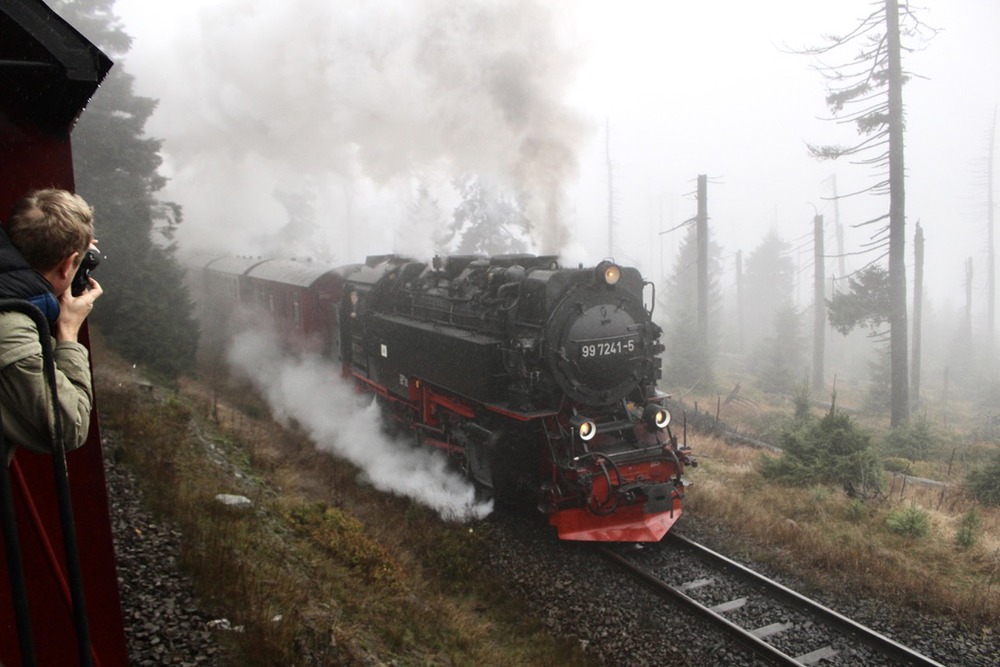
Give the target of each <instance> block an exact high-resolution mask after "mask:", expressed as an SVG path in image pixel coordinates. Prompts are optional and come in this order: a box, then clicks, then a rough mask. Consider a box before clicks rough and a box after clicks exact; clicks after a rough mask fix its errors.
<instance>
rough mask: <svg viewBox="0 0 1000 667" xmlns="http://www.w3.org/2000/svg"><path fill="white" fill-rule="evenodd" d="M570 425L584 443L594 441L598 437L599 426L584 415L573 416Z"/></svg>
mask: <svg viewBox="0 0 1000 667" xmlns="http://www.w3.org/2000/svg"><path fill="white" fill-rule="evenodd" d="M569 423H570V426H572V427H574V428H575V429H576V431H577V433H579V434H580V439H581V440H583V441H584V442H587V441H588V440H593V438H594V436H595V435H597V424H595V423H594V421H593V420H592V419H587V418H586V417H584V416H583V415H573V417H572V418H570V420H569Z"/></svg>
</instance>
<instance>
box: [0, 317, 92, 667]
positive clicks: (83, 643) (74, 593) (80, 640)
mask: <svg viewBox="0 0 1000 667" xmlns="http://www.w3.org/2000/svg"><path fill="white" fill-rule="evenodd" d="M10 311H14V312H19V313H22V314H24V315H27V316H28V317H30V318H31V319H32V321H33V322H34V323H35V326H36V327H37V328H38V338H39V342H40V343H41V345H42V371H43V373H44V375H45V380H46V382H47V383H48V385H49V388H50V390H51V391H52V407H53V414H54V420H53V421H52V422H50V423H49V439H50V441H51V443H52V469H53V473H54V475H55V487H56V500H57V502H58V506H59V521H60V524H61V525H62V533H63V544H64V547H65V552H66V571H67V577H68V579H69V589H70V598H71V599H72V602H73V625H74V627H75V629H76V643H77V651H78V652H79V656H80V664H81V665H85V666H91V665H93V664H94V661H93V654H92V653H91V645H90V629H89V627H88V622H87V609H86V604H85V603H84V598H83V576H82V574H81V568H80V551H79V546H78V542H77V538H76V524H75V523H74V521H73V502H72V498H71V497H70V490H69V474H68V472H67V469H66V447H65V444H64V443H63V440H62V434H63V427H62V411H61V410H60V406H59V394H58V390H57V387H56V365H55V355H54V354H53V351H52V338H51V336H50V334H49V323H48V321H47V320H46V319H45V316H44V315H43V314H42V312H41V311H40V310H39V309H38V308H37V307H36V306H35V305H34V304H31V303H29V302H27V301H24V300H22V299H0V312H10ZM6 449H7V448H6V444H5V443H3V429H2V424H0V452H2V455H3V457H4V458H3V461H2V465H0V467H2V468H3V471H2V472H0V477H2V478H3V479H2V481H0V485H3V488H0V494H4V495H3V497H0V503H2V504H3V505H4V507H3V512H4V515H5V516H4V525H3V528H4V546H5V549H7V551H8V555H7V567H8V570H9V571H10V576H11V593H12V595H13V596H14V598H15V599H14V603H15V613H16V614H17V616H18V620H17V628H18V639H19V641H20V647H21V659H22V662H23V664H25V665H34V664H35V656H34V643H33V641H32V637H31V621H30V617H28V616H27V615H26V614H27V613H28V598H27V593H26V592H25V586H24V571H23V566H22V562H21V554H20V546H19V545H18V543H17V526H16V524H15V522H14V504H13V496H12V494H11V493H10V476H9V474H8V471H7V459H6ZM8 510H9V513H10V526H8V525H7V517H6V514H7V512H8ZM9 536H12V537H13V542H11V540H10V537H9ZM12 548H16V549H17V554H16V555H15V556H14V559H13V561H12V559H11V555H10V551H11V549H12ZM14 561H16V570H17V572H15V567H14V565H13V564H12V563H13V562H14ZM15 577H18V578H19V579H20V582H19V583H17V584H15V582H14V578H15ZM15 587H17V588H18V589H19V590H18V591H17V592H15ZM22 596H23V601H19V599H20V598H21V597H22ZM21 606H23V610H22V609H21V608H20V607H21ZM22 613H23V614H25V615H26V616H25V618H24V620H23V621H22V618H21V615H22ZM22 626H24V628H25V630H26V633H27V639H25V637H24V636H22ZM26 645H27V647H28V649H27V650H26V649H25V646H26ZM29 652H30V655H29ZM28 658H30V660H28Z"/></svg>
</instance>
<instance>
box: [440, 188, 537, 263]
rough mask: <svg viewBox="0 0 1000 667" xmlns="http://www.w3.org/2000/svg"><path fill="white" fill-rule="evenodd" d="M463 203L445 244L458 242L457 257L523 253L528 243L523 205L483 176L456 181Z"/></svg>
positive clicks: (529, 238) (527, 224)
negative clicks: (462, 255)
mask: <svg viewBox="0 0 1000 667" xmlns="http://www.w3.org/2000/svg"><path fill="white" fill-rule="evenodd" d="M455 187H456V189H458V191H459V192H460V193H461V195H462V201H461V203H459V205H458V206H457V207H456V208H455V213H454V219H453V221H452V223H451V226H450V228H449V234H450V236H449V238H448V242H450V241H452V240H454V239H458V247H457V248H456V252H458V253H459V254H484V255H497V254H506V253H522V252H525V251H526V250H527V249H528V243H529V241H530V240H531V236H530V234H531V221H530V220H528V218H527V216H526V215H525V214H524V202H523V201H521V200H520V199H519V198H517V197H513V196H510V195H506V194H504V193H503V192H501V191H500V189H499V188H497V187H496V186H495V185H494V184H492V183H490V182H489V181H488V180H486V179H484V178H483V177H482V176H466V177H462V178H457V179H455Z"/></svg>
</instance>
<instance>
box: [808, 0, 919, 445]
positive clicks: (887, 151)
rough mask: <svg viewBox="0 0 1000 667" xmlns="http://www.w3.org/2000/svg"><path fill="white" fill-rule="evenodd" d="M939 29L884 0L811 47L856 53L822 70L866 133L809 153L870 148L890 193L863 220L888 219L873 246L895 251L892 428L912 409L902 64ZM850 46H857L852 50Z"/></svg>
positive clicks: (830, 155) (894, 0)
mask: <svg viewBox="0 0 1000 667" xmlns="http://www.w3.org/2000/svg"><path fill="white" fill-rule="evenodd" d="M934 32H935V31H934V30H933V29H931V28H929V27H928V26H926V25H924V24H923V23H922V22H921V21H920V20H919V18H918V17H917V15H916V14H915V13H914V10H913V8H911V7H910V5H909V2H908V1H907V0H878V1H877V2H874V3H873V4H872V10H871V12H870V13H869V14H868V16H866V17H864V18H862V19H861V20H859V21H858V22H857V24H856V25H855V27H854V29H853V30H852V31H851V32H849V33H848V34H846V35H843V36H826V40H827V43H826V44H825V45H823V46H821V47H817V48H813V49H808V50H806V51H805V53H807V54H811V55H815V56H817V57H822V56H825V55H827V54H829V53H830V52H832V51H837V52H838V53H843V52H847V53H848V54H850V55H848V56H847V58H846V60H845V61H844V62H841V63H840V64H837V65H827V64H824V63H822V62H821V63H820V64H819V65H817V69H818V70H819V71H820V72H821V73H822V74H823V76H824V77H825V78H826V80H827V97H826V103H827V106H828V107H829V108H830V110H831V111H832V112H833V113H834V115H835V116H840V118H841V120H847V121H849V122H853V123H854V124H855V126H856V127H857V131H858V134H859V135H861V137H862V139H860V140H859V141H858V142H857V143H855V144H853V145H851V146H846V147H845V146H836V145H826V146H810V147H809V149H810V152H811V153H812V155H813V156H814V157H817V158H820V159H837V158H841V157H850V156H862V155H867V156H868V157H866V158H863V159H862V158H858V159H859V162H861V163H862V164H869V165H874V166H875V167H876V169H877V173H878V174H879V176H878V178H879V180H878V181H877V182H876V183H875V184H874V185H872V186H871V187H869V188H866V189H865V190H863V191H864V192H873V193H876V194H886V195H888V197H889V210H888V211H887V212H886V213H884V214H882V215H879V216H877V217H875V218H873V219H871V220H868V221H866V222H863V223H860V224H861V225H873V224H878V223H882V224H884V227H882V228H880V229H879V230H878V231H877V232H876V233H875V234H874V235H873V241H872V243H871V247H872V248H873V249H882V250H884V251H885V253H886V255H888V258H889V262H888V264H889V295H890V306H891V309H890V312H889V349H890V353H889V356H890V364H891V367H892V410H891V413H892V414H891V420H892V425H893V427H896V426H901V425H902V424H903V423H905V422H906V421H907V420H908V419H909V416H910V403H909V377H908V375H909V373H908V364H907V355H908V347H907V346H908V342H907V314H906V309H907V304H906V262H905V248H904V245H905V229H906V205H905V202H906V195H905V167H904V162H903V160H904V150H903V130H904V127H905V118H904V113H903V84H904V83H905V82H906V81H907V79H908V78H909V77H910V74H909V73H908V72H906V71H904V69H903V64H902V56H903V52H904V50H909V49H904V46H903V42H904V41H906V40H907V38H910V39H911V40H913V41H916V40H918V39H920V38H923V37H925V36H927V35H928V34H929V35H933V33H934ZM848 47H849V48H850V49H852V50H851V51H848ZM855 194H857V193H855Z"/></svg>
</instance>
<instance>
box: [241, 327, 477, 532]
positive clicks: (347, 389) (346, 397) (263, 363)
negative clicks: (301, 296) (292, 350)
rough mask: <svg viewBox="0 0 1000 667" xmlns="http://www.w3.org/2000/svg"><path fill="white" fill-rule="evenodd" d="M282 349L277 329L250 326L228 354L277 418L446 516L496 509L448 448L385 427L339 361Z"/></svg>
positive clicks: (380, 484)
mask: <svg viewBox="0 0 1000 667" xmlns="http://www.w3.org/2000/svg"><path fill="white" fill-rule="evenodd" d="M280 349H281V347H280V345H279V343H278V341H277V340H276V339H275V338H274V337H272V336H270V335H268V334H265V333H262V332H259V331H246V332H243V333H240V334H238V335H237V336H236V337H235V338H234V339H233V343H232V346H231V348H230V350H229V362H230V363H231V364H232V366H233V367H234V368H236V369H237V370H239V371H241V372H242V373H244V374H246V375H247V377H249V379H250V380H251V381H252V382H253V383H254V385H255V386H256V387H257V388H258V389H259V390H260V391H261V393H262V394H263V395H264V397H265V398H266V399H267V402H268V404H269V405H270V407H271V410H272V411H273V413H274V416H275V418H276V419H278V420H279V421H283V422H287V421H288V420H290V419H294V420H295V421H297V422H298V423H299V424H301V425H302V426H303V427H304V428H305V429H306V430H307V431H308V432H309V434H310V436H311V437H312V439H313V441H314V442H315V443H316V445H317V447H319V448H320V449H321V450H327V451H331V452H333V453H335V454H337V455H338V456H341V457H343V458H345V459H347V460H348V461H350V462H352V463H354V464H355V465H357V466H358V467H360V468H361V469H362V470H363V471H364V473H363V474H364V478H365V479H367V481H369V482H371V484H372V485H373V486H375V488H377V489H379V490H380V491H387V492H390V493H394V494H397V495H401V496H405V497H408V498H412V499H413V500H415V501H417V502H419V503H421V504H423V505H426V506H427V507H430V508H431V509H433V510H435V511H436V512H438V513H439V514H440V515H441V516H442V517H443V518H445V519H451V520H460V521H468V520H473V519H481V518H483V517H485V516H486V515H488V514H489V513H490V512H491V511H492V510H493V504H492V502H489V503H482V502H476V501H475V492H474V489H473V487H472V486H471V484H470V483H469V482H468V481H467V480H466V479H465V478H464V477H462V476H461V475H460V474H459V473H457V472H456V471H454V470H451V469H449V468H448V463H447V460H446V459H445V457H444V456H442V455H441V454H439V453H438V452H435V451H432V450H427V449H419V448H414V447H413V446H412V445H411V444H410V443H409V442H408V441H404V440H402V439H400V440H395V439H393V438H391V437H389V436H387V435H386V434H385V433H384V432H382V430H381V428H380V420H379V410H378V407H377V405H375V403H374V402H373V401H370V399H368V398H362V397H360V396H359V395H358V394H357V393H356V392H355V391H354V389H353V388H352V387H351V386H350V385H349V384H347V383H346V382H344V381H342V380H341V378H340V374H339V370H338V369H337V368H335V367H334V366H333V365H332V364H330V363H329V362H327V361H325V360H323V359H321V358H319V357H303V358H301V359H294V358H291V357H289V356H287V355H285V354H284V353H282V352H280Z"/></svg>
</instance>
